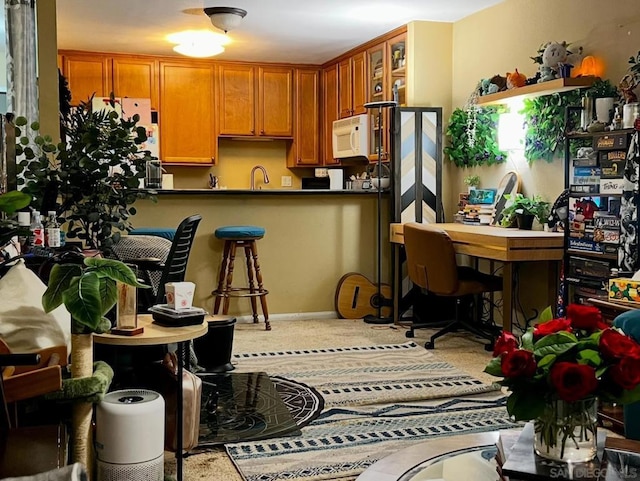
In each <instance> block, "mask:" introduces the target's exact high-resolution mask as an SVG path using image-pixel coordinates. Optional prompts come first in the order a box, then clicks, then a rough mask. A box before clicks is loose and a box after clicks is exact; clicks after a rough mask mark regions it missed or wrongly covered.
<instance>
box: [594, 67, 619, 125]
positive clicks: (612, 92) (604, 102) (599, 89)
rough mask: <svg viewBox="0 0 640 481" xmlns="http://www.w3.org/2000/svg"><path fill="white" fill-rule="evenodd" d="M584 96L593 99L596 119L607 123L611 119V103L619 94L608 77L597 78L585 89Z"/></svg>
mask: <svg viewBox="0 0 640 481" xmlns="http://www.w3.org/2000/svg"><path fill="white" fill-rule="evenodd" d="M586 96H587V97H590V98H593V99H595V109H596V120H597V121H598V122H602V123H603V124H608V123H609V122H610V121H611V114H612V112H613V104H614V103H615V101H616V99H617V98H619V96H620V94H619V92H618V88H617V87H616V86H615V85H613V84H612V83H611V81H609V80H608V79H604V80H603V79H601V78H598V79H596V81H595V82H593V85H592V86H591V87H589V89H587V92H586Z"/></svg>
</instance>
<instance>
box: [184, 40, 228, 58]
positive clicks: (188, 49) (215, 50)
mask: <svg viewBox="0 0 640 481" xmlns="http://www.w3.org/2000/svg"><path fill="white" fill-rule="evenodd" d="M173 50H175V51H176V52H178V53H180V54H182V55H186V56H187V57H198V58H203V57H213V56H214V55H219V54H221V53H222V52H224V47H223V46H222V45H204V44H197V43H181V44H179V45H176V46H175V47H173Z"/></svg>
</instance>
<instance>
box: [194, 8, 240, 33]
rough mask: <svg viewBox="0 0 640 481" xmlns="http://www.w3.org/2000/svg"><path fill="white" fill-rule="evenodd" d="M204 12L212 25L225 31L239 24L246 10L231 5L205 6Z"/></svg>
mask: <svg viewBox="0 0 640 481" xmlns="http://www.w3.org/2000/svg"><path fill="white" fill-rule="evenodd" d="M204 13H206V14H207V15H208V16H209V18H210V19H211V23H212V24H213V26H214V27H216V28H219V29H220V30H222V31H224V32H225V33H227V32H228V31H229V30H233V29H234V28H236V27H237V26H238V25H240V22H241V21H242V19H243V18H244V17H245V15H246V14H247V12H246V10H242V9H241V8H233V7H210V8H205V9H204Z"/></svg>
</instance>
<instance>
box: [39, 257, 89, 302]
mask: <svg viewBox="0 0 640 481" xmlns="http://www.w3.org/2000/svg"><path fill="white" fill-rule="evenodd" d="M81 274H82V268H81V267H80V266H79V265H77V264H56V265H54V266H53V267H52V268H51V273H50V274H49V286H48V287H47V290H46V291H45V292H44V294H43V295H42V308H43V309H44V312H51V311H53V310H54V309H55V308H56V307H58V306H59V305H61V304H62V302H63V292H64V291H65V290H66V289H68V288H69V286H70V285H71V281H72V279H73V278H75V277H79V276H80V275H81Z"/></svg>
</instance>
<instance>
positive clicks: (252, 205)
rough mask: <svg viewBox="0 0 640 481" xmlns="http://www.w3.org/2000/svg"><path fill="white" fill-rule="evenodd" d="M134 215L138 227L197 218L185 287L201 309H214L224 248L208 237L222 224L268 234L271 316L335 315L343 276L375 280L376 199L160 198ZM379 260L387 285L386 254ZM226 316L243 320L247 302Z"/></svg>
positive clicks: (242, 276)
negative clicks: (193, 289) (258, 229)
mask: <svg viewBox="0 0 640 481" xmlns="http://www.w3.org/2000/svg"><path fill="white" fill-rule="evenodd" d="M136 208H137V209H138V213H137V214H136V216H135V217H134V219H133V222H134V225H135V226H136V227H143V226H158V227H176V226H177V225H178V224H179V223H180V221H181V220H182V219H184V218H185V217H187V216H189V215H192V214H200V215H202V218H203V219H202V222H201V223H200V226H199V227H198V231H197V236H196V239H195V242H194V245H193V250H192V255H191V258H190V261H189V266H188V270H187V280H190V281H193V282H195V283H196V285H197V288H196V296H195V300H194V304H195V305H198V306H201V307H204V308H206V309H212V305H213V304H212V299H213V298H212V296H211V295H210V293H211V291H212V290H213V289H215V282H216V279H217V275H218V269H219V266H220V258H221V255H222V241H220V240H217V239H216V238H215V237H214V236H213V232H214V231H215V229H216V228H217V227H220V226H223V225H258V226H262V227H264V228H265V229H266V235H265V237H264V238H263V239H262V240H260V241H258V252H259V261H260V266H261V269H262V274H263V278H264V285H265V288H266V289H268V290H269V295H268V297H267V299H268V304H269V311H270V313H272V314H278V313H304V312H326V311H333V310H334V294H335V292H336V286H337V284H338V280H339V279H340V277H342V276H343V275H344V274H346V273H348V272H353V271H355V272H359V273H361V274H364V275H365V276H367V277H368V278H369V279H371V280H374V279H375V275H376V267H375V265H376V253H375V252H376V251H375V246H376V241H375V239H376V196H375V195H362V196H360V195H273V196H271V195H269V196H265V195H250V194H249V195H230V194H227V195H225V194H212V195H188V196H187V195H182V196H176V195H160V196H159V198H158V203H157V204H153V203H152V202H150V201H141V202H138V203H136ZM383 209H384V210H386V209H388V205H387V204H386V201H385V205H384V206H383ZM383 234H384V243H383V245H384V246H387V245H389V244H388V235H387V232H383ZM384 254H385V255H384V262H385V269H384V271H383V276H384V277H383V279H384V280H386V279H387V278H388V272H389V269H388V263H389V255H388V252H386V251H385V252H384ZM246 278H247V276H246V272H245V270H244V263H243V261H242V259H241V258H237V260H236V265H235V270H234V280H235V281H237V283H238V284H237V285H246ZM230 312H231V313H232V314H235V315H248V314H249V313H250V312H251V308H250V302H249V300H248V299H232V302H231V311H230Z"/></svg>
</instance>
